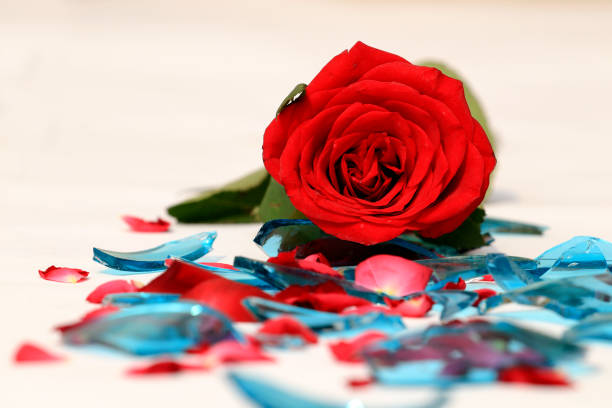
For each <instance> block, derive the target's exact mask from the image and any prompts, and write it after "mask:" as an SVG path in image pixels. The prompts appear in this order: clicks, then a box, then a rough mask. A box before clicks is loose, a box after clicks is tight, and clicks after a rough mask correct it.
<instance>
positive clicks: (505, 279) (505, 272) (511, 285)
mask: <svg viewBox="0 0 612 408" xmlns="http://www.w3.org/2000/svg"><path fill="white" fill-rule="evenodd" d="M487 270H488V271H489V273H490V274H491V275H493V279H495V283H496V284H497V285H499V287H501V288H502V289H503V290H505V291H509V290H514V289H517V288H521V287H523V286H525V285H530V284H532V283H535V282H537V281H538V280H539V279H538V277H537V276H536V275H535V273H533V271H531V272H530V271H527V270H525V269H523V268H521V267H520V266H518V264H517V263H516V262H514V261H513V260H512V259H510V258H509V257H507V256H505V255H502V254H489V255H487Z"/></svg>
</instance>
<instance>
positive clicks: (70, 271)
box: [38, 266, 89, 283]
mask: <svg viewBox="0 0 612 408" xmlns="http://www.w3.org/2000/svg"><path fill="white" fill-rule="evenodd" d="M38 274H39V275H40V277H41V278H43V279H46V280H50V281H54V282H62V283H78V282H83V281H84V280H86V279H87V276H88V275H89V272H86V271H84V270H82V269H75V268H62V267H57V266H50V267H48V268H47V269H45V270H44V271H38Z"/></svg>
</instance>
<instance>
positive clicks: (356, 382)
mask: <svg viewBox="0 0 612 408" xmlns="http://www.w3.org/2000/svg"><path fill="white" fill-rule="evenodd" d="M374 383H376V379H375V378H374V377H366V378H351V379H349V380H348V386H349V387H352V388H363V387H367V386H368V385H372V384H374Z"/></svg>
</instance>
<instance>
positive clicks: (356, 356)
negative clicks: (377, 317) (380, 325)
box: [329, 331, 387, 363]
mask: <svg viewBox="0 0 612 408" xmlns="http://www.w3.org/2000/svg"><path fill="white" fill-rule="evenodd" d="M386 338H387V335H386V334H384V333H381V332H378V331H368V332H365V333H363V334H361V335H360V336H358V337H356V338H354V339H353V340H348V341H344V340H343V341H339V342H337V343H330V345H329V349H330V350H331V352H332V354H333V355H334V357H335V358H336V359H337V360H338V361H342V362H345V363H360V362H362V361H363V358H362V357H361V351H362V350H363V349H364V347H366V346H368V345H370V344H372V343H374V342H376V341H379V340H382V339H386Z"/></svg>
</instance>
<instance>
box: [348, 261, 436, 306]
mask: <svg viewBox="0 0 612 408" xmlns="http://www.w3.org/2000/svg"><path fill="white" fill-rule="evenodd" d="M431 272H432V270H431V268H428V267H426V266H423V265H421V264H418V263H416V262H414V261H409V260H408V259H404V258H402V257H399V256H394V255H375V256H373V257H371V258H368V259H366V260H365V261H363V262H361V263H360V264H359V265H357V268H356V269H355V283H356V284H358V285H360V286H363V287H364V288H367V289H371V290H374V291H377V292H382V293H386V294H388V295H391V296H405V295H409V294H411V293H415V292H419V291H422V290H423V289H425V286H426V285H427V282H429V278H430V277H431Z"/></svg>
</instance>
